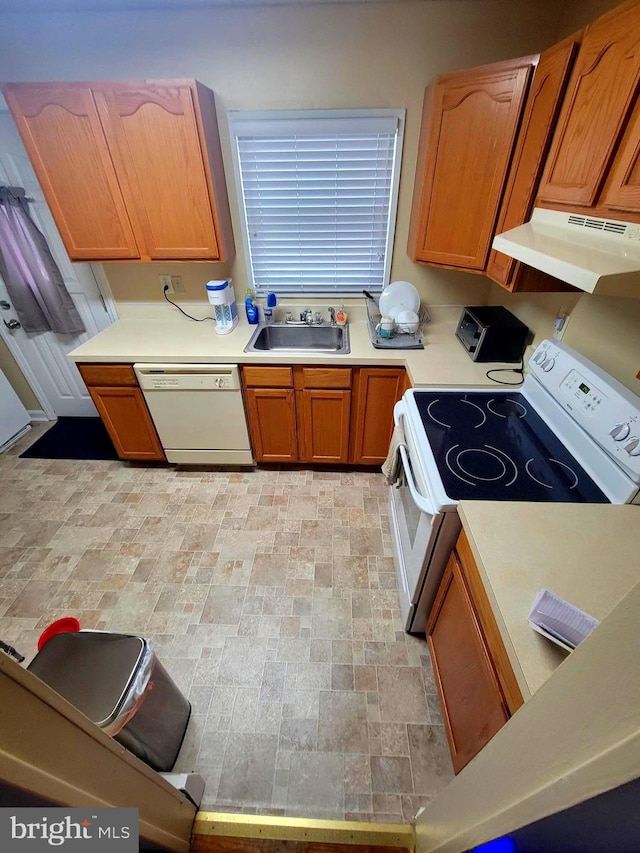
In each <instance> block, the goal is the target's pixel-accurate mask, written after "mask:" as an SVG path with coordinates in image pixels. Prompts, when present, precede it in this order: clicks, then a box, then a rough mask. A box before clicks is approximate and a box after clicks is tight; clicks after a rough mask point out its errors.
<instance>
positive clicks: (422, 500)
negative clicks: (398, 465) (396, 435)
mask: <svg viewBox="0 0 640 853" xmlns="http://www.w3.org/2000/svg"><path fill="white" fill-rule="evenodd" d="M399 450H400V458H401V459H402V467H403V469H404V474H405V477H406V479H407V485H408V486H409V491H410V492H411V497H412V498H413V502H414V504H415V505H416V506H417V507H418V509H419V510H422V512H426V513H427V515H435V514H436V511H435V509H434V507H433V504H432V503H431V501H430V500H429V498H428V497H426V495H423V494H422V493H421V492H419V491H418V488H417V486H416V483H415V480H414V479H413V472H412V471H411V466H410V465H409V456H408V455H407V449H406V447H405V446H404V444H401V445H400V447H399Z"/></svg>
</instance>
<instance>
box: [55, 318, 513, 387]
mask: <svg viewBox="0 0 640 853" xmlns="http://www.w3.org/2000/svg"><path fill="white" fill-rule="evenodd" d="M186 305H187V310H194V309H193V307H192V306H193V303H188V304H186ZM195 307H196V308H197V307H198V306H197V305H196V306H195ZM207 307H208V308H209V307H210V306H207ZM239 307H240V310H241V313H242V315H243V316H242V317H241V318H240V322H239V324H238V326H237V327H236V328H235V329H234V330H233V332H231V333H230V334H228V335H218V334H216V332H215V326H214V324H213V323H209V322H201V323H196V322H193V321H192V320H188V319H187V318H186V317H183V316H182V315H181V314H180V313H179V312H178V311H176V310H175V309H174V308H171V307H170V306H165V305H162V304H161V303H160V304H157V305H156V304H152V305H147V306H141V305H140V304H137V305H133V306H131V307H127V308H124V309H123V310H121V319H120V320H118V321H117V322H115V323H114V324H113V325H111V326H109V327H107V328H106V329H104V330H103V331H102V332H100V333H99V334H97V335H96V336H95V337H93V338H91V339H90V340H88V341H87V342H86V343H84V344H82V345H81V346H79V347H78V348H77V349H75V350H73V351H72V352H71V353H70V354H69V358H71V359H72V360H73V361H76V362H82V361H83V362H178V363H187V362H193V363H198V362H200V363H205V364H206V363H208V364H215V363H217V362H219V363H229V362H235V363H237V364H252V363H254V364H255V363H258V362H259V363H261V364H291V363H295V364H336V365H342V364H353V365H356V364H357V365H390V366H398V367H406V368H407V370H408V372H409V376H410V378H411V381H412V383H413V384H414V385H440V386H447V385H453V386H463V387H464V386H474V385H487V384H490V380H489V379H487V377H486V371H487V370H489V369H491V368H494V367H506V366H508V365H504V364H476V363H475V362H473V361H472V360H471V358H470V357H469V355H468V354H467V353H466V352H465V350H464V349H463V347H462V345H461V344H460V343H459V342H458V341H457V340H456V338H455V329H456V325H457V322H458V319H459V317H460V312H461V310H462V309H461V307H460V306H457V305H454V306H440V307H436V308H433V309H431V308H430V309H429V310H430V314H431V322H430V323H429V324H428V325H427V331H426V336H425V340H424V345H425V346H424V349H423V350H382V349H376V348H375V347H373V345H372V344H371V342H370V340H369V336H368V333H367V325H366V322H365V321H364V320H363V319H362V320H360V319H357V320H356V321H355V322H350V323H349V332H350V339H351V352H350V353H349V354H348V355H323V354H301V353H279V354H277V355H276V354H268V353H267V354H265V353H259V354H258V353H245V352H244V348H245V346H246V345H247V343H248V341H249V338H250V337H251V335H252V334H253V332H254V331H255V326H250V325H249V324H248V323H247V321H246V318H245V317H244V311H243V310H242V306H239ZM200 310H201V309H200ZM194 313H198V312H197V310H196V311H194ZM198 316H202V314H201V313H199V314H198ZM505 376H506V378H508V379H513V380H515V379H517V376H515V375H514V374H508V375H507V374H505Z"/></svg>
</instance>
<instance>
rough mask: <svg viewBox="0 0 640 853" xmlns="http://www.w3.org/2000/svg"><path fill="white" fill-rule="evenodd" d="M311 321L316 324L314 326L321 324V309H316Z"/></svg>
mask: <svg viewBox="0 0 640 853" xmlns="http://www.w3.org/2000/svg"><path fill="white" fill-rule="evenodd" d="M313 322H314V323H315V324H316V326H321V325H322V323H323V322H324V318H323V316H322V311H316V315H315V318H314V321H313Z"/></svg>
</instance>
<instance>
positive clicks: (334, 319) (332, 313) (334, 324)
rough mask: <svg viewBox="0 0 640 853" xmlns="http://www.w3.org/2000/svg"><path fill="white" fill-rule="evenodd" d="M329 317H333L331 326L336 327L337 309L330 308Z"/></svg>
mask: <svg viewBox="0 0 640 853" xmlns="http://www.w3.org/2000/svg"><path fill="white" fill-rule="evenodd" d="M329 316H330V317H331V325H332V326H336V325H337V323H336V309H335V308H329Z"/></svg>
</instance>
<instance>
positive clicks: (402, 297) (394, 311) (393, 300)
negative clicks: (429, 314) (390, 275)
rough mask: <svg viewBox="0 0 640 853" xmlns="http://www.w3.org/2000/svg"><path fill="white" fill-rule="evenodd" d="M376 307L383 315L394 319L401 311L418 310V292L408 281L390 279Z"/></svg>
mask: <svg viewBox="0 0 640 853" xmlns="http://www.w3.org/2000/svg"><path fill="white" fill-rule="evenodd" d="M378 307H379V309H380V313H381V314H382V316H383V317H392V318H393V319H394V320H395V319H396V316H397V315H398V314H399V313H400V312H401V311H416V312H419V311H420V294H419V293H418V291H417V290H416V289H415V287H414V286H413V285H412V284H411V282H410V281H392V282H391V283H390V284H388V285H387V286H386V287H385V289H384V290H383V291H382V293H381V294H380V299H379V300H378Z"/></svg>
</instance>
